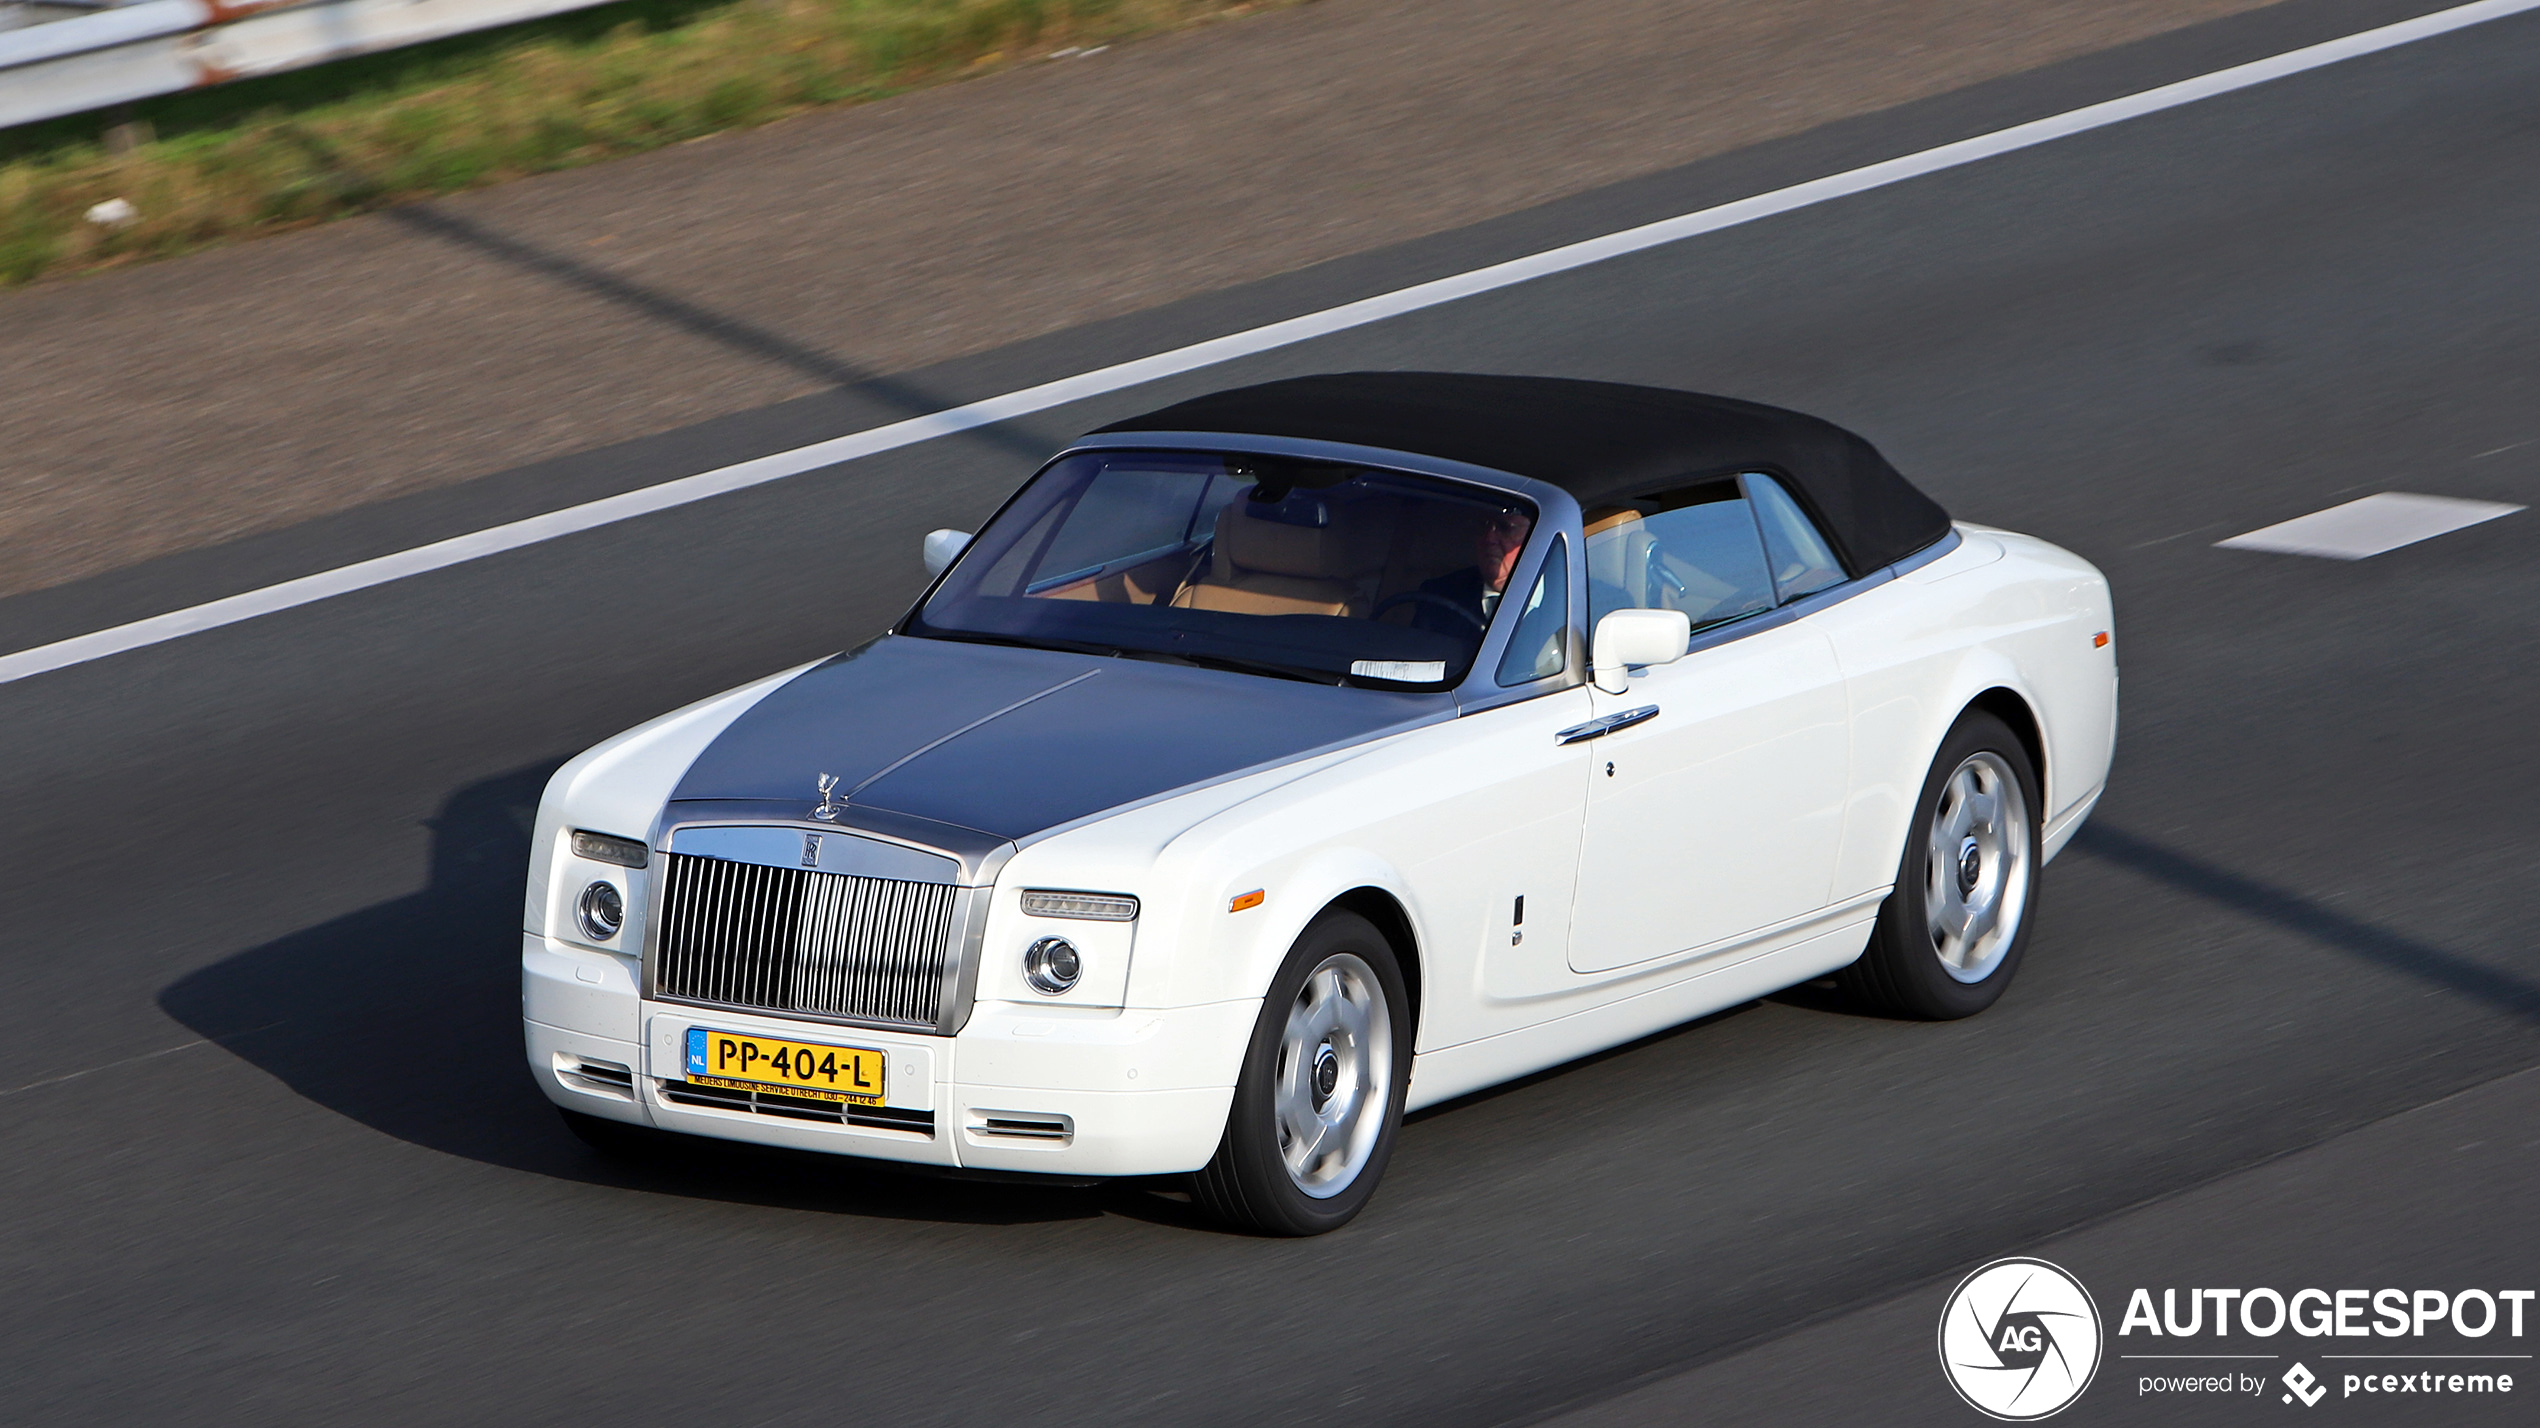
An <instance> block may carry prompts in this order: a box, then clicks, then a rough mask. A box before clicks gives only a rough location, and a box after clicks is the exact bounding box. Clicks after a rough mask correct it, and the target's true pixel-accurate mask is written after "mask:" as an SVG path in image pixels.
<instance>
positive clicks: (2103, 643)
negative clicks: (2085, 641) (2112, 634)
mask: <svg viewBox="0 0 2540 1428" xmlns="http://www.w3.org/2000/svg"><path fill="white" fill-rule="evenodd" d="M2090 647H2091V648H2092V649H2094V650H2104V649H2106V648H2107V647H2108V632H2107V631H2106V630H2101V631H2100V632H2099V633H2097V634H2095V635H2092V636H2091V637H2090Z"/></svg>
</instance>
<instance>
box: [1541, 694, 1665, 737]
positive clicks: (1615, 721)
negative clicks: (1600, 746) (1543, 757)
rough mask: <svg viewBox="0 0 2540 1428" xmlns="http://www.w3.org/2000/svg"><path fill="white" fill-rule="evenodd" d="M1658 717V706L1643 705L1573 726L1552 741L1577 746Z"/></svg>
mask: <svg viewBox="0 0 2540 1428" xmlns="http://www.w3.org/2000/svg"><path fill="white" fill-rule="evenodd" d="M1657 717H1658V706H1657V705H1655V704H1643V705H1641V706H1640V707H1639V708H1637V709H1626V710H1624V711H1623V712H1621V713H1619V714H1607V715H1603V716H1601V717H1599V718H1595V719H1590V720H1589V721H1587V722H1586V723H1584V724H1573V725H1571V726H1570V727H1569V728H1567V729H1564V730H1562V731H1561V732H1560V733H1557V734H1555V735H1553V736H1552V741H1553V742H1554V743H1556V744H1576V743H1579V742H1581V741H1583V740H1587V739H1602V738H1604V737H1605V736H1606V735H1608V734H1611V733H1613V732H1614V731H1615V730H1617V729H1628V728H1630V727H1632V726H1633V725H1634V724H1638V723H1642V722H1644V721H1646V720H1650V719H1655V718H1657Z"/></svg>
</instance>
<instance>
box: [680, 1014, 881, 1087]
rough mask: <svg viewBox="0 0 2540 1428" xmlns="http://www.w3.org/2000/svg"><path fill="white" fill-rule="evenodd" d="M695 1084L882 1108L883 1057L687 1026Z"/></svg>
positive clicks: (859, 1049) (873, 1052)
mask: <svg viewBox="0 0 2540 1428" xmlns="http://www.w3.org/2000/svg"><path fill="white" fill-rule="evenodd" d="M687 1049H688V1055H687V1072H688V1079H689V1080H691V1081H697V1082H702V1083H703V1084H705V1085H708V1086H722V1087H725V1088H727V1089H729V1090H734V1091H782V1092H784V1093H786V1094H787V1095H791V1096H809V1097H811V1098H813V1099H814V1100H820V1101H843V1102H845V1103H846V1104H848V1105H850V1106H878V1105H880V1104H882V1087H883V1080H882V1072H883V1060H882V1053H881V1052H879V1051H877V1050H875V1049H873V1048H872V1047H869V1046H827V1045H823V1044H821V1043H818V1042H809V1041H784V1040H780V1039H779V1038H776V1037H772V1036H744V1035H742V1034H741V1033H739V1032H737V1031H712V1030H709V1029H707V1028H705V1027H702V1026H692V1027H690V1028H688V1048H687Z"/></svg>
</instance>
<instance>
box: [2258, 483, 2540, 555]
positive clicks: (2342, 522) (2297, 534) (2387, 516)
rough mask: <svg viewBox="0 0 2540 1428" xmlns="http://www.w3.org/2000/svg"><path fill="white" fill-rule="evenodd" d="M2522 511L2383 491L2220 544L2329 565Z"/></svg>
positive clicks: (2498, 504)
mask: <svg viewBox="0 0 2540 1428" xmlns="http://www.w3.org/2000/svg"><path fill="white" fill-rule="evenodd" d="M2521 509H2523V508H2522V507H2520V506H2510V505H2506V504H2504V503H2503V502H2501V501H2465V500H2462V499H2461V498H2459V497H2457V496H2419V495H2415V494H2413V493H2411V492H2407V491H2383V492H2381V493H2380V494H2379V495H2373V496H2366V497H2364V498H2363V499H2362V500H2360V501H2348V502H2347V503H2346V504H2344V505H2342V506H2331V507H2329V508H2328V509H2327V510H2325V511H2313V512H2312V513H2310V514H2309V515H2307V516H2296V517H2295V518H2293V519H2292V520H2289V521H2279V522H2277V523H2276V524H2274V525H2271V526H2262V527H2260V528H2259V529H2257V530H2254V531H2251V532H2249V533H2248V534H2247V535H2236V536H2233V537H2232V538H2231V539H2229V540H2218V541H2216V542H2214V544H2215V545H2217V546H2220V547H2223V548H2225V549H2229V550H2263V551H2270V552H2273V553H2275V554H2278V555H2316V556H2321V557H2324V558H2326V559H2329V560H2362V559H2364V558H2365V557H2367V556H2374V555H2379V554H2381V553H2382V552H2383V551H2389V550H2397V549H2398V548H2399V547H2401V546H2403V545H2414V544H2416V543H2417V542H2418V541H2421V540H2432V539H2433V538H2434V537H2436V536H2439V535H2449V534H2451V533H2452V532H2453V531H2457V530H2461V529H2464V528H2466V527H2469V526H2474V525H2477V524H2479V523H2480V522H2482V521H2492V520H2494V519H2496V518H2497V517H2498V516H2510V515H2512V514H2513V513H2514V512H2516V511H2519V510H2521Z"/></svg>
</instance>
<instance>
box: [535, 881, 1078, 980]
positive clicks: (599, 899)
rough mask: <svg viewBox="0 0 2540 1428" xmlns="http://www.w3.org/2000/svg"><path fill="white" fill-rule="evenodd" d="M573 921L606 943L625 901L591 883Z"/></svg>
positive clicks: (622, 920) (619, 923)
mask: <svg viewBox="0 0 2540 1428" xmlns="http://www.w3.org/2000/svg"><path fill="white" fill-rule="evenodd" d="M573 920H574V921H575V922H577V923H580V924H581V926H582V935H583V936H585V937H588V938H590V939H591V940H592V941H594V942H606V941H608V940H609V939H610V938H612V937H615V936H616V935H617V930H618V929H619V928H621V927H624V926H625V925H626V899H625V898H623V897H620V896H619V895H618V891H617V884H615V883H612V882H608V881H606V880H602V881H600V882H596V883H593V884H591V885H590V886H589V887H587V888H584V889H583V890H582V896H580V897H579V898H576V899H574V903H573ZM1069 980H1070V981H1073V980H1074V979H1073V978H1070V979H1069Z"/></svg>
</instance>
